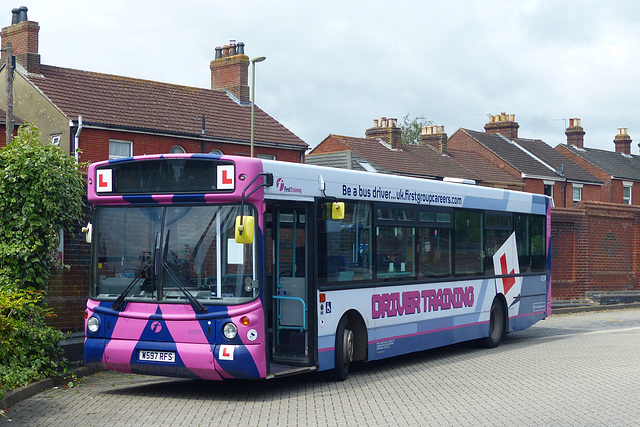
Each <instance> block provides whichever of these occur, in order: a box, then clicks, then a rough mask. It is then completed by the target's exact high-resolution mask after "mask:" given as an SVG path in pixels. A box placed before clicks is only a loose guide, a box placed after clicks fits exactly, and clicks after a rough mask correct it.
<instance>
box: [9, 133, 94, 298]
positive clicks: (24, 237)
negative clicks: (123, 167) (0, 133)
mask: <svg viewBox="0 0 640 427" xmlns="http://www.w3.org/2000/svg"><path fill="white" fill-rule="evenodd" d="M84 191H85V184H84V179H83V173H82V170H81V169H80V168H78V165H76V162H75V159H74V158H73V157H71V156H69V155H67V154H65V153H64V151H63V150H62V149H60V148H59V147H56V146H53V145H48V146H43V145H42V144H41V143H40V132H39V131H38V129H37V128H36V127H35V126H21V127H20V130H19V131H18V135H17V136H16V137H15V138H14V139H13V141H12V142H11V143H10V144H9V145H7V146H6V147H4V148H3V149H2V150H0V277H5V278H8V279H9V280H10V282H11V283H14V282H15V281H16V280H17V281H18V287H19V288H22V289H25V288H34V289H45V288H46V284H47V280H48V279H49V277H50V276H51V266H52V265H54V262H55V253H54V249H55V247H56V241H57V238H58V233H59V232H60V230H61V229H67V230H69V231H72V226H73V225H76V224H78V221H79V219H80V218H81V215H82V209H83V202H82V195H83V194H84ZM0 286H1V285H0Z"/></svg>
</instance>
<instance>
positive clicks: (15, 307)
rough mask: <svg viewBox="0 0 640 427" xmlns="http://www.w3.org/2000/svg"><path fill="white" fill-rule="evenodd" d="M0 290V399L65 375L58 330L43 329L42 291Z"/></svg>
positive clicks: (64, 363)
mask: <svg viewBox="0 0 640 427" xmlns="http://www.w3.org/2000/svg"><path fill="white" fill-rule="evenodd" d="M10 288H11V286H5V287H2V288H0V398H2V397H3V396H4V393H6V392H7V391H9V390H11V389H13V388H16V387H21V386H25V385H28V384H29V383H31V382H32V381H35V380H38V379H41V378H45V377H49V376H57V375H61V374H63V373H65V372H66V371H67V367H66V360H64V359H63V357H62V353H63V352H62V349H61V348H60V346H59V345H58V343H59V342H60V340H62V339H63V338H64V334H63V333H62V332H60V331H59V330H57V329H55V328H52V327H49V326H46V325H45V318H46V317H48V316H51V315H52V314H51V310H50V309H48V308H46V305H45V304H44V291H41V290H40V291H36V290H28V289H17V288H15V287H14V288H13V289H10Z"/></svg>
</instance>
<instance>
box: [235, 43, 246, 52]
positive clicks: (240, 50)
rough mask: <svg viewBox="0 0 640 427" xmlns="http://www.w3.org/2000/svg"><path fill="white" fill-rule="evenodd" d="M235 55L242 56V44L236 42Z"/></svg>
mask: <svg viewBox="0 0 640 427" xmlns="http://www.w3.org/2000/svg"><path fill="white" fill-rule="evenodd" d="M236 53H237V54H238V55H244V43H242V42H238V46H237V49H236Z"/></svg>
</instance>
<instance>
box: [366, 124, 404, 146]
mask: <svg viewBox="0 0 640 427" xmlns="http://www.w3.org/2000/svg"><path fill="white" fill-rule="evenodd" d="M365 136H366V138H367V139H381V140H383V141H384V142H386V143H387V144H389V145H391V147H392V148H394V149H396V150H397V149H399V148H400V142H401V141H402V129H401V128H399V127H398V119H387V118H386V117H382V118H381V119H380V126H378V120H374V121H373V127H372V128H369V129H367V130H366V131H365Z"/></svg>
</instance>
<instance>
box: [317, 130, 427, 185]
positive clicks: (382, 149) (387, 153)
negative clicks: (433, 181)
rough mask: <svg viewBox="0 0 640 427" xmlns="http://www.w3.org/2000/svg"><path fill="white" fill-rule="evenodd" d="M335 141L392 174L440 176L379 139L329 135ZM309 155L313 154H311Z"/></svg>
mask: <svg viewBox="0 0 640 427" xmlns="http://www.w3.org/2000/svg"><path fill="white" fill-rule="evenodd" d="M328 138H332V139H334V140H335V141H337V142H339V143H341V144H342V145H344V146H345V147H346V148H347V149H348V150H350V151H353V152H355V153H356V154H358V155H360V156H361V157H363V158H364V159H367V160H368V161H369V162H371V163H372V164H374V166H377V169H378V168H379V169H384V170H386V171H388V172H390V173H394V174H399V175H406V176H419V177H424V178H434V177H436V176H439V175H438V173H437V172H436V171H433V170H431V169H429V168H427V167H425V166H424V165H423V164H422V163H420V162H417V161H416V160H414V159H413V157H412V156H411V155H409V154H408V153H406V152H405V151H403V150H396V149H393V148H391V146H390V145H389V144H387V143H385V142H382V141H380V140H378V139H367V138H355V137H350V136H342V135H329V137H328ZM309 154H313V152H312V153H309Z"/></svg>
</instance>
